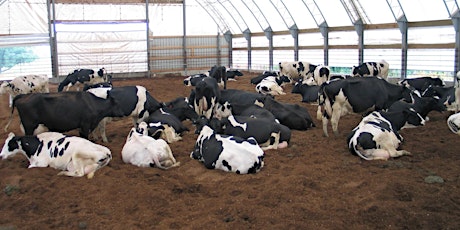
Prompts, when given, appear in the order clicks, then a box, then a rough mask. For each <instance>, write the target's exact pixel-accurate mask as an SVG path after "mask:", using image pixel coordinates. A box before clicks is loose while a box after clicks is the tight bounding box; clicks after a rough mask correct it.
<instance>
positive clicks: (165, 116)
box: [143, 109, 189, 143]
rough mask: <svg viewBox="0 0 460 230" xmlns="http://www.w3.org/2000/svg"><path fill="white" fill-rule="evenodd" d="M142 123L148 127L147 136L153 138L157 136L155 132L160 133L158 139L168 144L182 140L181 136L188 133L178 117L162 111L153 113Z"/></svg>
mask: <svg viewBox="0 0 460 230" xmlns="http://www.w3.org/2000/svg"><path fill="white" fill-rule="evenodd" d="M143 121H144V122H145V123H147V124H148V126H149V135H151V136H154V135H156V134H158V133H157V131H160V132H161V133H160V136H159V137H160V138H162V139H164V140H165V141H167V142H168V143H173V142H176V141H179V140H182V136H181V135H182V134H183V133H184V132H186V131H189V129H188V128H187V127H185V125H184V124H182V122H181V120H180V119H179V118H178V117H176V116H175V115H173V114H171V113H168V112H165V111H164V109H159V110H157V111H155V112H154V113H152V114H150V116H149V117H147V118H146V119H144V120H143Z"/></svg>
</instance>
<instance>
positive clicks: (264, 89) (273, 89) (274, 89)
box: [256, 76, 291, 96]
mask: <svg viewBox="0 0 460 230" xmlns="http://www.w3.org/2000/svg"><path fill="white" fill-rule="evenodd" d="M290 82H291V80H290V79H289V78H288V77H286V76H277V77H275V76H269V77H266V78H264V79H263V80H262V81H261V82H260V83H259V84H257V85H256V92H258V93H260V94H269V95H272V96H277V95H285V94H286V93H285V92H284V89H283V85H285V84H287V83H290Z"/></svg>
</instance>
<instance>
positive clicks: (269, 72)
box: [250, 71, 279, 85]
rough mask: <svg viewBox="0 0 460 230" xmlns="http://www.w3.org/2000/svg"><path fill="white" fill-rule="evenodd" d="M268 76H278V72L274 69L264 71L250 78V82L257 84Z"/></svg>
mask: <svg viewBox="0 0 460 230" xmlns="http://www.w3.org/2000/svg"><path fill="white" fill-rule="evenodd" d="M269 76H275V77H276V76H279V73H278V72H276V71H264V72H263V73H262V74H261V75H259V76H257V77H253V78H251V81H250V82H251V84H253V85H257V84H259V83H260V82H261V81H262V80H263V79H264V78H266V77H269Z"/></svg>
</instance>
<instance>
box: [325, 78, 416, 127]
mask: <svg viewBox="0 0 460 230" xmlns="http://www.w3.org/2000/svg"><path fill="white" fill-rule="evenodd" d="M410 92H411V90H410V89H408V88H407V87H406V86H400V85H396V84H392V83H389V82H387V81H386V80H384V79H382V78H375V77H365V78H356V77H354V78H347V79H344V80H338V81H329V82H326V83H324V84H323V85H321V87H320V90H319V93H320V103H319V106H318V111H317V118H318V119H322V123H323V133H324V136H329V135H328V133H327V124H328V121H329V119H330V120H331V125H332V130H333V131H334V134H335V135H338V133H339V132H338V124H339V120H340V117H341V116H344V115H347V114H349V113H364V112H367V111H373V110H381V109H387V108H388V107H390V105H391V104H393V103H394V102H396V101H398V100H399V99H402V98H405V99H406V101H409V102H411V98H410ZM321 107H323V108H324V112H323V114H322V116H321Z"/></svg>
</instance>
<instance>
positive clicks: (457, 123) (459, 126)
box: [447, 113, 460, 135]
mask: <svg viewBox="0 0 460 230" xmlns="http://www.w3.org/2000/svg"><path fill="white" fill-rule="evenodd" d="M447 127H449V129H450V131H452V132H453V133H455V134H457V135H460V113H454V114H452V115H450V116H449V117H448V118H447Z"/></svg>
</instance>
